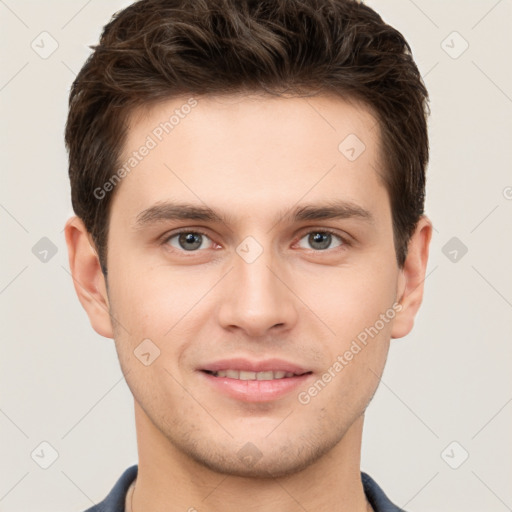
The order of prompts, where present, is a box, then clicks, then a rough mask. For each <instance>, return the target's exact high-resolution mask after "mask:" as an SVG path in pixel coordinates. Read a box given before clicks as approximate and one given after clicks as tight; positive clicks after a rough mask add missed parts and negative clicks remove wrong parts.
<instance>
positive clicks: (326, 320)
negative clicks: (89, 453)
mask: <svg viewBox="0 0 512 512" xmlns="http://www.w3.org/2000/svg"><path fill="white" fill-rule="evenodd" d="M188 100H189V98H188V97H184V98H179V99H176V98H175V99H173V100H172V101H169V102H166V103H162V104H159V105H157V106H154V107H153V108H152V109H150V110H148V111H145V112H142V111H141V112H137V113H134V115H133V116H132V118H131V126H130V129H129V134H128V138H127V141H126V144H125V147H124V153H123V155H122V158H121V160H122V162H123V163H128V166H127V167H126V169H128V168H130V171H129V172H126V173H125V174H126V176H124V177H123V179H122V181H121V182H120V183H118V184H116V187H117V188H116V190H115V195H114V197H113V200H112V205H111V217H110V229H109V238H108V259H107V267H108V289H109V294H108V301H109V305H110V313H111V321H112V327H113V333H114V338H115V344H116V348H117V352H118V355H119V359H120V363H121V366H122V369H123V371H124V373H125V376H126V380H127V382H128V385H129V387H130V389H131V391H132V393H133V395H134V398H135V400H136V405H137V414H138V415H139V418H138V422H139V424H144V423H147V424H151V425H153V427H154V428H155V429H156V431H157V432H158V434H159V435H161V436H162V439H165V442H166V443H167V444H168V446H169V448H170V449H172V450H177V451H179V452H181V453H182V454H185V455H187V456H188V457H190V458H191V459H193V460H195V461H197V462H199V463H201V464H202V465H204V466H206V467H208V468H211V469H213V470H215V471H217V472H220V473H230V474H237V475H240V476H242V475H245V476H263V475H267V474H268V473H271V474H272V475H276V476H277V475H286V474H291V473H293V472H296V471H298V470H299V469H301V468H304V467H307V466H308V465H310V464H312V462H313V461H315V460H317V459H318V458H319V457H321V456H322V455H324V454H325V453H327V452H328V451H330V450H331V449H333V447H335V446H336V445H337V444H338V443H339V442H340V440H341V439H342V438H343V436H344V435H345V433H346V432H347V431H348V430H349V428H350V427H351V425H353V424H354V422H355V421H356V420H357V419H358V418H360V417H361V415H362V414H363V413H364V410H365V408H366V406H367V404H368V402H369V401H370V399H371V397H372V395H373V393H374V391H375V389H376V386H377V383H378V376H380V375H381V373H382V369H383V366H384V363H385V359H386V355H387V352H388V346H389V340H390V337H392V334H393V333H392V329H393V323H394V322H395V321H396V315H398V314H399V309H400V305H397V303H398V301H399V299H400V293H401V290H400V287H401V285H400V283H401V281H400V271H399V269H398V268H397V264H396V255H395V249H394V245H393V230H392V218H391V209H390V202H389V197H388V195H387V192H386V189H385V188H384V185H383V183H382V181H381V178H380V177H379V175H378V171H379V170H381V169H382V167H381V158H380V155H379V140H380V139H379V137H380V135H379V128H378V125H377V124H376V120H375V118H374V117H373V116H372V115H371V113H370V112H369V110H367V109H366V108H365V107H364V106H361V105H358V104H356V103H353V102H350V103H349V102H345V101H342V100H341V99H339V98H330V97H327V96H317V97H314V98H307V99H301V98H290V97H287V98H282V97H281V98H276V97H269V96H256V95H253V96H247V95H245V96H242V95H237V96H223V97H215V98H213V97H209V98H202V97H200V98H196V100H195V101H196V102H197V103H195V104H194V103H191V102H189V103H187V101H188ZM186 105H189V107H186ZM176 112H177V113H176ZM173 113H176V115H175V118H174V120H173V121H172V123H173V125H172V127H170V125H169V124H168V125H165V122H166V121H169V118H170V116H171V115H172V114H173ZM363 144H364V146H363ZM142 146H145V147H147V148H148V149H147V151H146V150H143V149H141V147H142ZM134 151H135V152H137V153H136V154H134ZM130 158H135V159H136V162H135V160H132V161H131V164H130ZM130 165H131V167H130ZM176 205H180V207H178V208H176V207H175V206H176ZM185 205H188V206H185ZM199 209H201V210H202V211H199ZM186 212H188V213H187V214H186V215H185V213H186ZM184 215H185V216H184ZM365 334H366V336H365ZM235 359H236V360H235ZM272 360H273V361H272ZM260 363H261V364H260ZM258 365H259V366H258ZM251 369H252V370H253V371H256V370H264V371H263V373H261V372H258V373H251V372H250V370H251ZM218 370H220V371H221V373H220V374H218V373H217V374H214V373H212V372H214V371H218ZM222 370H232V372H229V373H222ZM237 370H243V372H242V373H240V374H239V373H238V372H237ZM271 370H275V371H276V372H284V371H288V373H287V375H288V376H285V377H283V378H278V377H282V373H277V374H276V373H268V372H269V371H271ZM208 372H209V373H208ZM233 372H234V373H233ZM245 372H249V373H245ZM290 373H293V374H294V376H290V375H289V374H290ZM299 374H301V375H299ZM262 379H264V380H262ZM266 379H269V380H266ZM247 456H249V458H247ZM250 457H253V460H254V459H255V458H257V459H259V460H258V464H253V465H251V464H248V460H249V461H250V460H251V459H250Z"/></svg>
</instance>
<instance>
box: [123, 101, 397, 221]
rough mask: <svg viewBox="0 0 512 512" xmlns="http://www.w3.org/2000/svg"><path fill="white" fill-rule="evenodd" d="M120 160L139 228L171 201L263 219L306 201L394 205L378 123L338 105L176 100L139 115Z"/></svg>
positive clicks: (351, 105) (358, 106)
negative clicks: (143, 218)
mask: <svg viewBox="0 0 512 512" xmlns="http://www.w3.org/2000/svg"><path fill="white" fill-rule="evenodd" d="M120 160H121V161H120V166H123V167H124V168H125V170H126V171H127V172H125V173H124V175H125V177H123V179H122V183H120V184H119V185H118V187H119V190H116V195H115V197H114V203H117V207H120V206H121V207H122V208H123V210H124V213H125V214H126V215H128V216H130V215H131V216H132V219H133V218H135V217H136V216H137V214H138V213H140V211H141V210H142V209H146V208H148V207H149V206H151V205H152V204H154V203H156V202H164V201H175V202H188V203H195V204H198V205H199V204H202V205H203V206H204V205H205V203H208V204H207V206H208V207H210V208H212V209H215V208H216V207H219V208H222V209H223V210H224V211H226V209H228V208H229V209H231V210H235V211H238V212H239V213H240V214H243V213H244V212H245V213H246V214H248V215H251V214H253V213H254V210H252V211H251V206H252V207H257V208H258V211H259V212H260V216H261V217H263V216H264V212H265V211H267V209H272V208H273V209H274V210H275V208H276V207H277V208H279V210H282V209H283V207H286V205H288V204H290V205H292V204H298V202H300V200H301V199H302V198H304V200H305V202H308V203H311V202H313V201H317V200H319V199H324V200H327V201H330V200H337V199H340V198H342V199H345V200H347V201H351V202H354V203H361V202H363V203H365V204H363V205H362V206H363V207H368V208H369V207H372V208H373V210H375V208H376V207H377V206H379V205H378V204H376V202H377V203H383V202H385V200H386V199H387V193H386V191H385V189H384V186H383V183H382V181H381V178H380V177H379V174H383V169H382V164H381V159H380V131H379V125H378V122H377V120H376V118H375V116H374V115H373V113H372V111H371V110H370V109H369V108H367V107H366V106H365V105H364V104H362V103H360V102H356V101H354V100H350V101H348V100H344V99H341V98H339V97H334V96H314V97H302V98H300V97H277V96H270V95H263V94H236V95H221V96H207V97H204V96H203V97H191V96H182V97H176V98H173V99H171V100H168V101H165V102H161V103H158V104H155V105H153V106H151V108H144V109H139V110H137V111H135V112H133V114H132V115H131V117H130V119H129V129H128V132H127V138H126V141H125V145H124V148H123V152H122V155H121V159H120ZM388 206H389V205H388V204H387V203H386V204H383V207H384V208H386V207H388ZM113 209H114V208H113ZM268 211H269V210H268ZM269 213H270V211H269ZM274 213H275V212H274Z"/></svg>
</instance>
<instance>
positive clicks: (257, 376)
mask: <svg viewBox="0 0 512 512" xmlns="http://www.w3.org/2000/svg"><path fill="white" fill-rule="evenodd" d="M213 374H214V375H215V377H227V378H229V379H238V380H274V379H283V378H287V377H293V376H294V375H295V374H294V373H292V372H283V371H281V370H279V371H275V372H273V371H267V372H248V371H245V370H219V371H218V372H213Z"/></svg>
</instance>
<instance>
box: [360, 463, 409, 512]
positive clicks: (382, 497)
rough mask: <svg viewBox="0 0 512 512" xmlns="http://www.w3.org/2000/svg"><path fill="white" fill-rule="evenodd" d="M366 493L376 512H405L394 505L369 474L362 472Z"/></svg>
mask: <svg viewBox="0 0 512 512" xmlns="http://www.w3.org/2000/svg"><path fill="white" fill-rule="evenodd" d="M361 480H362V482H363V488H364V493H365V494H366V498H367V499H368V501H369V502H370V505H371V506H372V507H373V510H374V511H375V512H405V510H403V509H401V508H399V507H397V506H396V505H394V504H393V503H392V502H391V501H390V500H389V498H388V497H387V496H386V494H385V493H384V491H383V490H382V489H381V488H380V487H379V485H378V484H377V482H375V480H374V479H373V478H372V477H371V476H370V475H368V474H366V473H363V472H361Z"/></svg>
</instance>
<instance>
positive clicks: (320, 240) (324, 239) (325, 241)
mask: <svg viewBox="0 0 512 512" xmlns="http://www.w3.org/2000/svg"><path fill="white" fill-rule="evenodd" d="M309 238H310V243H311V244H320V247H318V246H317V247H316V248H317V249H327V248H328V247H329V245H330V242H331V235H330V233H320V232H318V233H314V234H311V235H309Z"/></svg>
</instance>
